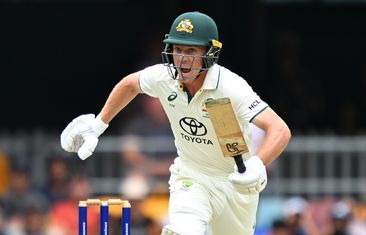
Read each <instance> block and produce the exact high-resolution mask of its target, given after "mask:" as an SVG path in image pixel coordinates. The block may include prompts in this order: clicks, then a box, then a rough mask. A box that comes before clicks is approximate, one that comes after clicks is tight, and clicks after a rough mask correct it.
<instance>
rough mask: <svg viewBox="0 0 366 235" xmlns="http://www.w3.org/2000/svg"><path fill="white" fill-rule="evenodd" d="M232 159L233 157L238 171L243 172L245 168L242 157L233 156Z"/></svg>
mask: <svg viewBox="0 0 366 235" xmlns="http://www.w3.org/2000/svg"><path fill="white" fill-rule="evenodd" d="M234 159H235V163H236V166H237V167H238V172H239V173H244V172H245V171H246V169H247V168H246V167H245V165H244V161H243V158H242V157H241V155H236V156H234Z"/></svg>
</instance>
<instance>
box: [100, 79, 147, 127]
mask: <svg viewBox="0 0 366 235" xmlns="http://www.w3.org/2000/svg"><path fill="white" fill-rule="evenodd" d="M139 76H140V72H136V73H132V74H130V75H128V76H126V77H124V78H123V79H122V80H121V81H120V82H119V83H117V85H116V86H115V87H114V88H113V90H112V92H111V93H110V94H109V97H108V99H107V101H106V103H105V104H104V106H103V108H102V110H101V112H100V113H99V117H100V118H101V120H102V121H103V122H104V123H109V122H110V121H111V120H112V119H113V118H114V117H115V116H116V115H117V114H118V113H119V112H120V111H121V110H122V109H123V108H124V107H126V105H127V104H128V103H130V101H131V100H133V99H134V98H135V97H136V95H137V94H138V93H139V92H140V87H139Z"/></svg>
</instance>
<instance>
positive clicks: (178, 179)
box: [61, 12, 291, 235]
mask: <svg viewBox="0 0 366 235" xmlns="http://www.w3.org/2000/svg"><path fill="white" fill-rule="evenodd" d="M163 43H165V48H164V49H163V51H162V59H163V63H162V64H156V65H152V66H150V67H147V68H145V69H143V70H141V71H138V72H134V73H131V74H129V75H127V76H126V77H124V78H123V79H121V81H120V82H118V83H117V84H116V85H115V87H114V88H113V90H112V91H111V93H110V95H109V97H108V99H107V100H106V103H105V105H104V106H103V108H102V110H101V111H100V113H99V114H98V115H97V116H96V117H95V115H94V114H86V115H81V116H79V117H77V118H75V119H74V120H73V121H72V122H71V123H70V124H69V125H68V126H67V127H66V128H65V130H64V131H63V132H62V134H61V145H62V148H63V149H64V150H66V151H68V152H77V153H78V155H79V157H80V158H81V159H86V158H88V157H89V156H90V155H92V153H93V151H94V149H95V147H96V146H97V143H98V138H99V136H100V135H101V134H102V133H103V132H104V131H105V130H106V129H107V127H108V123H109V122H111V121H112V119H113V118H114V117H115V116H116V115H117V114H118V113H119V112H120V111H121V110H122V109H123V108H124V107H126V105H128V103H129V102H130V101H131V100H133V99H134V98H135V97H136V96H137V95H138V94H141V93H142V94H147V95H149V96H152V97H156V98H158V99H159V100H160V102H161V104H162V106H163V108H164V110H165V112H166V114H167V116H168V119H169V122H170V124H171V127H172V131H173V133H174V137H175V146H176V148H177V157H176V159H175V161H174V163H173V164H172V166H171V167H170V172H171V176H170V180H169V189H170V202H169V224H168V225H166V226H164V227H163V229H162V235H223V234H228V235H252V234H253V233H254V228H255V222H256V212H257V206H258V199H259V193H260V192H261V191H262V190H263V189H264V188H265V186H266V184H267V173H266V166H268V165H269V164H270V163H271V162H272V161H274V160H275V159H276V158H277V157H278V156H279V155H280V154H281V152H282V151H283V150H284V149H285V147H286V146H287V144H288V142H289V140H290V137H291V133H290V130H289V128H288V127H287V125H286V123H285V122H284V121H283V120H282V119H281V118H280V117H279V116H278V115H277V114H276V113H275V112H274V111H273V110H272V109H271V108H270V107H269V106H268V104H267V103H266V102H265V101H263V100H261V98H260V97H259V96H258V95H257V94H256V93H255V92H254V91H253V89H252V88H251V87H250V86H249V85H248V83H247V82H246V81H245V80H244V79H243V78H242V77H240V76H239V75H237V74H235V73H233V72H231V71H230V70H229V69H227V68H224V67H223V66H220V65H219V64H217V61H218V59H219V55H220V51H221V49H222V43H221V42H220V41H219V34H218V29H217V26H216V23H215V22H214V20H213V19H212V18H210V17H209V16H207V15H205V14H203V13H200V12H186V13H183V14H181V15H179V16H178V17H177V18H176V19H175V20H174V22H173V24H172V25H171V28H170V32H169V34H168V35H166V37H165V39H164V40H163ZM223 97H228V98H230V100H231V102H232V106H233V109H234V112H235V114H236V116H237V119H238V121H239V125H240V129H241V131H242V132H243V134H244V137H245V139H246V140H247V141H249V142H250V139H249V135H248V128H249V123H252V124H253V125H255V126H257V127H258V128H260V129H262V130H263V131H264V133H265V135H264V139H263V142H262V144H261V145H260V147H259V149H258V151H257V153H256V155H255V156H249V155H250V154H249V153H247V155H246V156H243V158H244V159H247V160H245V162H244V163H245V166H246V171H245V172H244V173H239V172H238V170H237V168H236V166H235V161H234V160H233V158H230V157H227V158H224V157H223V153H222V151H221V149H220V145H219V143H218V140H217V136H216V135H215V131H214V129H213V126H212V123H211V121H210V116H209V114H208V112H207V110H206V108H205V102H206V101H207V100H209V99H218V98H223Z"/></svg>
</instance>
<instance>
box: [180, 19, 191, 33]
mask: <svg viewBox="0 0 366 235" xmlns="http://www.w3.org/2000/svg"><path fill="white" fill-rule="evenodd" d="M193 28H194V27H193V24H192V22H191V21H190V20H189V19H184V20H182V21H181V22H179V24H178V26H177V27H176V29H177V31H178V32H181V31H184V32H187V33H192V32H193Z"/></svg>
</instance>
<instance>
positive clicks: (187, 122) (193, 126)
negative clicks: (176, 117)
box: [179, 117, 207, 136]
mask: <svg viewBox="0 0 366 235" xmlns="http://www.w3.org/2000/svg"><path fill="white" fill-rule="evenodd" d="M179 125H180V127H181V128H182V129H183V130H184V131H185V132H186V133H188V134H190V135H194V136H203V135H206V134H207V129H206V127H205V125H203V124H202V123H201V122H199V121H197V119H195V118H190V117H184V118H182V119H180V121H179Z"/></svg>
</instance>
